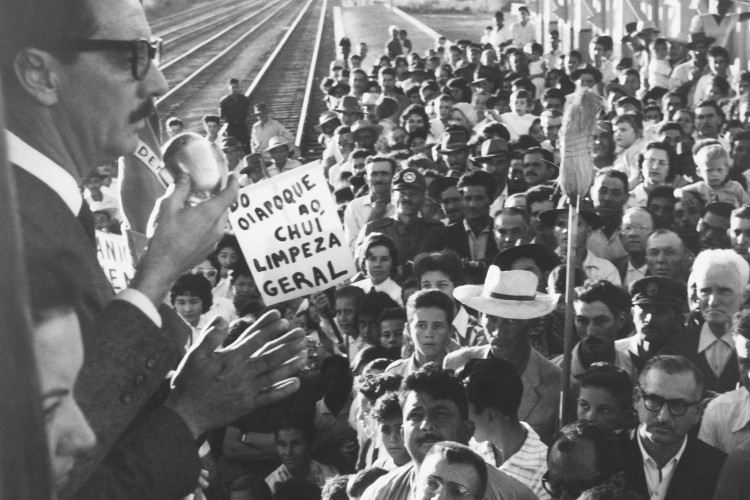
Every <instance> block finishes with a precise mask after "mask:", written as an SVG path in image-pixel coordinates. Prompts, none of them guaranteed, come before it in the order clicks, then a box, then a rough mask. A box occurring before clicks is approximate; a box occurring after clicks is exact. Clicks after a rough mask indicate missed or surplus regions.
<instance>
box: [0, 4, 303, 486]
mask: <svg viewBox="0 0 750 500" xmlns="http://www.w3.org/2000/svg"><path fill="white" fill-rule="evenodd" d="M0 10H1V11H2V12H1V13H0V71H2V80H3V91H4V100H5V102H6V104H7V112H8V117H9V119H8V122H7V128H8V130H7V131H6V142H7V144H8V153H9V158H10V163H12V165H13V170H14V177H15V180H16V192H17V193H18V197H19V199H21V200H34V203H23V204H20V205H19V207H18V210H19V213H20V220H21V224H22V232H23V238H24V241H23V244H24V247H25V256H26V257H27V258H30V259H40V260H42V261H45V262H54V264H52V265H57V264H58V261H57V260H56V259H55V256H56V255H59V253H60V252H65V253H66V255H67V254H69V255H71V256H72V258H74V259H77V260H79V261H80V262H81V263H82V268H84V269H86V270H87V272H85V273H78V274H77V275H76V276H75V279H76V280H77V283H76V286H77V288H78V289H80V290H82V291H83V297H82V298H81V300H79V301H77V304H76V305H77V307H78V308H80V309H79V316H80V319H81V326H82V330H83V343H84V346H85V353H84V355H85V358H84V364H83V368H82V370H81V374H80V376H79V378H78V382H77V385H76V399H77V400H78V402H79V403H80V406H81V408H82V409H83V412H84V414H85V415H86V416H87V418H88V420H89V421H90V423H91V427H92V428H93V430H94V432H95V434H96V437H97V441H98V445H97V446H96V447H95V449H94V450H93V452H92V454H91V455H90V456H89V457H86V459H82V460H80V461H79V463H78V464H77V465H76V467H75V468H74V469H73V471H72V473H71V476H70V479H71V480H70V483H69V486H68V488H67V489H66V492H65V493H64V495H63V496H64V497H69V496H71V495H73V494H75V495H76V496H77V497H78V498H82V497H85V498H124V497H128V498H179V497H182V496H185V495H187V494H189V493H191V492H192V491H194V490H195V487H196V483H197V481H198V478H199V474H200V469H201V462H200V460H199V448H198V445H200V444H201V443H200V442H199V441H196V440H197V438H198V436H201V435H203V434H204V433H206V432H207V431H209V430H211V429H214V428H218V427H221V426H224V425H226V424H227V423H229V422H230V421H232V420H234V419H235V418H238V417H240V416H242V415H244V414H246V413H248V412H249V411H252V410H253V409H255V408H258V407H260V406H262V405H264V404H267V403H270V402H271V401H274V400H277V399H279V398H281V397H285V396H287V395H289V394H291V393H292V392H294V390H296V388H297V384H298V382H297V381H294V380H290V384H289V385H288V386H287V388H286V389H283V390H281V391H277V390H273V389H272V390H271V392H270V393H269V392H261V391H262V390H263V389H264V387H266V386H267V385H268V384H273V383H275V382H278V381H282V380H283V379H286V378H287V377H290V376H291V375H292V374H293V373H294V372H295V371H296V370H298V369H299V367H300V366H301V365H302V364H303V362H304V361H303V360H297V361H296V362H292V363H290V364H289V365H286V366H288V369H287V368H284V369H282V370H279V369H278V368H279V367H280V366H282V364H283V363H284V362H285V361H287V360H289V359H290V357H294V356H296V355H297V353H299V352H301V350H302V348H303V347H304V346H305V342H304V338H303V334H302V332H299V333H292V334H291V335H290V336H289V337H287V338H286V339H282V340H281V342H282V343H283V344H284V345H283V346H282V347H281V350H282V351H286V353H285V354H283V355H280V356H274V355H273V354H270V355H269V354H264V355H260V356H259V357H257V358H254V362H253V363H246V362H245V361H246V360H247V358H248V357H250V356H252V355H254V354H255V353H256V352H257V349H259V348H260V347H261V346H262V345H263V344H265V343H266V341H269V340H271V339H272V338H275V337H278V336H279V335H281V334H282V333H283V332H284V331H285V330H286V329H287V328H286V325H285V324H284V323H281V322H280V321H279V315H278V313H272V314H271V315H270V316H269V317H268V318H267V319H266V322H265V323H263V324H264V325H265V326H264V327H263V328H261V332H263V333H261V335H260V337H259V338H258V339H251V341H249V342H247V343H246V344H243V346H242V347H239V348H232V349H227V350H226V351H223V352H221V353H214V352H213V351H214V349H215V348H216V347H217V346H218V345H219V344H220V343H221V341H222V339H221V337H222V332H223V330H224V329H225V326H226V325H225V324H221V323H218V324H216V325H215V328H214V329H213V331H212V333H210V334H209V335H207V336H206V337H204V340H203V342H202V343H201V345H200V346H197V347H196V348H195V350H193V351H191V354H190V357H189V358H188V359H187V360H186V362H185V363H184V364H183V365H182V369H181V370H180V373H179V375H178V376H177V378H176V379H174V380H173V383H172V386H173V387H174V389H173V390H172V391H171V392H170V393H169V395H168V399H167V401H166V403H164V398H163V396H161V395H160V396H155V394H156V392H157V390H159V389H160V388H161V387H162V386H163V382H164V381H165V378H166V377H167V374H168V373H169V372H170V371H172V370H174V369H176V368H177V367H178V363H179V361H180V358H181V357H182V356H183V355H184V352H183V347H182V346H184V345H185V340H186V339H187V336H186V334H187V333H189V332H188V331H187V330H186V325H185V324H184V322H182V320H180V319H179V318H178V317H177V316H176V314H175V313H174V312H173V311H169V310H168V308H166V307H165V306H164V304H163V299H164V297H165V296H166V295H167V293H168V291H169V289H170V286H171V284H172V283H173V282H174V281H175V280H176V278H177V277H179V276H180V275H181V274H183V273H184V272H185V271H187V270H189V269H190V268H191V267H192V266H193V265H195V264H196V263H198V262H200V261H201V260H203V259H204V258H205V256H206V255H208V254H209V253H211V251H212V250H213V247H214V244H215V242H216V241H217V240H218V239H219V237H220V236H221V234H222V233H223V230H224V228H225V227H226V220H227V219H226V217H227V209H228V208H229V206H230V205H231V204H232V203H233V202H234V201H235V200H236V199H237V181H236V180H235V179H234V177H232V178H231V179H230V180H229V182H228V186H227V188H226V189H224V190H223V191H222V192H221V193H219V194H218V195H217V196H216V197H215V198H213V199H211V200H208V201H206V202H204V203H202V204H201V205H199V206H196V207H191V206H189V204H187V203H186V201H187V199H188V196H189V193H190V190H191V179H190V176H189V175H180V176H177V179H176V182H175V183H174V186H173V187H172V188H170V191H169V195H168V196H167V197H165V198H164V199H163V200H162V202H161V203H160V204H159V208H158V210H159V212H158V221H159V222H158V227H157V228H156V229H155V231H154V234H153V236H152V237H151V239H150V241H149V242H148V250H146V251H145V254H144V255H143V257H142V258H141V260H140V262H139V263H138V268H137V269H138V270H137V272H136V273H135V276H134V278H133V280H132V281H131V283H130V288H128V289H126V290H124V291H122V292H120V294H118V295H117V296H115V295H114V293H113V291H112V288H111V286H110V284H109V282H108V281H107V279H106V277H105V275H104V273H103V272H102V270H101V268H100V267H99V265H98V262H97V257H96V246H95V244H94V242H93V234H91V233H90V232H89V229H90V228H91V227H93V224H92V217H91V214H90V210H89V208H88V205H87V204H86V203H85V202H84V200H83V199H82V197H81V194H80V191H79V190H78V185H79V184H80V182H81V180H82V179H83V178H84V177H85V176H86V175H87V174H88V173H89V172H91V171H95V170H94V169H96V168H97V167H98V166H100V165H105V164H109V163H111V162H113V161H114V160H116V159H117V158H118V157H120V156H124V155H130V154H132V153H134V152H135V151H136V149H137V148H138V146H139V132H142V131H144V130H146V125H147V123H146V122H147V119H148V117H149V116H151V114H152V113H153V111H154V100H155V98H156V97H157V96H159V95H162V94H164V93H165V92H166V91H167V83H166V80H165V78H164V75H163V74H162V73H161V72H160V71H159V69H158V60H159V59H158V56H159V47H160V41H159V40H155V39H152V37H151V30H150V29H149V26H148V23H147V21H146V16H145V13H144V11H143V7H142V6H141V4H140V2H139V1H138V0H117V1H115V0H98V1H81V2H74V3H70V2H64V3H60V2H27V1H25V0H8V1H5V2H3V3H2V7H0ZM30 285H31V286H32V287H39V286H45V284H44V283H31V284H30ZM256 328H257V327H256ZM261 338H262V340H261ZM287 339H288V340H291V341H292V342H291V343H286V342H285V341H286V340H287ZM198 358H201V359H200V361H198ZM264 358H265V359H264ZM261 372H264V373H265V375H263V374H262V373H261ZM281 372H286V373H284V374H282V373H281ZM266 375H268V376H269V378H267V379H266V378H261V377H265V376H266ZM235 384H240V385H235ZM240 394H241V395H242V397H238V395H240ZM146 408H148V409H146ZM155 436H158V438H156V439H155ZM144 464H148V465H144ZM84 482H85V483H86V484H85V486H83V488H81V485H83V484H84Z"/></svg>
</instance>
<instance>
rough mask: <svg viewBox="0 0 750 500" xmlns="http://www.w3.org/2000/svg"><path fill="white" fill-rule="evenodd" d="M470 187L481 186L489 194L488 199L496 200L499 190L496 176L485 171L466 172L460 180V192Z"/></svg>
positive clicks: (458, 185)
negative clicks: (496, 193)
mask: <svg viewBox="0 0 750 500" xmlns="http://www.w3.org/2000/svg"><path fill="white" fill-rule="evenodd" d="M469 186H481V187H483V188H484V189H485V191H486V192H487V198H489V199H490V201H491V200H494V199H495V190H497V181H496V180H495V176H494V175H492V174H490V173H488V172H485V171H484V170H474V171H471V172H466V173H465V174H463V175H462V176H461V177H460V178H459V179H458V184H457V187H458V189H459V190H461V189H463V188H465V187H469Z"/></svg>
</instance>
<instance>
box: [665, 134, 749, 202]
mask: <svg viewBox="0 0 750 500" xmlns="http://www.w3.org/2000/svg"><path fill="white" fill-rule="evenodd" d="M693 158H694V160H695V164H696V166H697V173H698V175H699V176H700V178H701V179H702V180H700V181H698V182H695V183H693V184H690V185H688V186H685V187H684V188H682V191H686V192H692V193H695V194H697V195H699V196H700V197H701V198H702V199H703V201H704V203H705V204H709V203H712V202H715V201H723V202H726V203H731V204H732V205H734V206H735V207H739V206H741V205H745V204H748V203H750V195H748V194H747V191H745V189H744V188H743V187H742V184H740V183H739V182H737V181H733V180H730V179H729V166H730V163H729V153H727V151H726V150H725V149H724V148H723V147H722V146H721V143H719V141H717V140H716V139H703V140H701V141H698V142H697V143H696V144H695V146H694V147H693ZM678 196H679V194H678Z"/></svg>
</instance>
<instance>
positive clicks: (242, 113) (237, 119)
mask: <svg viewBox="0 0 750 500" xmlns="http://www.w3.org/2000/svg"><path fill="white" fill-rule="evenodd" d="M249 110H250V101H249V100H248V98H247V97H246V96H245V94H243V93H242V90H241V89H240V82H239V80H237V79H236V78H231V79H230V80H229V94H227V95H225V96H224V97H222V98H221V101H219V116H220V117H221V120H222V121H223V122H224V124H225V126H226V129H225V131H224V134H226V135H228V136H231V137H236V138H237V139H238V140H239V141H240V142H241V143H242V147H243V148H244V149H245V153H249V152H250V151H249V149H248V148H249V147H250V136H249V133H248V130H247V113H248V111H249Z"/></svg>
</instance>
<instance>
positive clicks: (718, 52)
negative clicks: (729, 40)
mask: <svg viewBox="0 0 750 500" xmlns="http://www.w3.org/2000/svg"><path fill="white" fill-rule="evenodd" d="M708 56H709V57H722V56H723V57H724V58H725V59H726V60H727V62H730V57H729V51H727V49H725V48H724V47H722V46H720V45H714V46H713V47H711V48H710V49H708Z"/></svg>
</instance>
